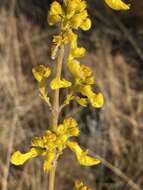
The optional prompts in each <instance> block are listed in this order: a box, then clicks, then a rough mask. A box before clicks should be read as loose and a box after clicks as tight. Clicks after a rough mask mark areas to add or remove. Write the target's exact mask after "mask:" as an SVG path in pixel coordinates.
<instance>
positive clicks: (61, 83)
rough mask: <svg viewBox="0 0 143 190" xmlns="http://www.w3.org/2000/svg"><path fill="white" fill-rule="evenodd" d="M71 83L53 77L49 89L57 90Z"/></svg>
mask: <svg viewBox="0 0 143 190" xmlns="http://www.w3.org/2000/svg"><path fill="white" fill-rule="evenodd" d="M71 85H72V83H71V82H69V81H67V80H65V79H62V80H61V79H59V78H55V79H53V80H52V81H51V84H50V86H51V89H52V90H57V89H59V88H68V87H70V86H71Z"/></svg>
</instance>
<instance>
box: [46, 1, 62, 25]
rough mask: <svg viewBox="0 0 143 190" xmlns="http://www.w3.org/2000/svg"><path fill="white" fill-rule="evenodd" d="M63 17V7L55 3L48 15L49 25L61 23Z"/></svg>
mask: <svg viewBox="0 0 143 190" xmlns="http://www.w3.org/2000/svg"><path fill="white" fill-rule="evenodd" d="M62 15H63V10H62V7H61V5H60V4H59V3H58V2H57V1H54V2H53V3H52V4H51V6H50V11H49V13H48V23H49V25H54V24H57V23H58V22H61V19H62Z"/></svg>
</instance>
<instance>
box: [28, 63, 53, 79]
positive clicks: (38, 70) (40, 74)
mask: <svg viewBox="0 0 143 190" xmlns="http://www.w3.org/2000/svg"><path fill="white" fill-rule="evenodd" d="M32 73H33V75H34V77H35V79H36V80H37V81H38V82H41V81H42V80H43V79H47V78H48V77H49V76H50V74H51V70H50V68H49V67H46V66H44V65H38V66H36V67H34V68H33V69H32Z"/></svg>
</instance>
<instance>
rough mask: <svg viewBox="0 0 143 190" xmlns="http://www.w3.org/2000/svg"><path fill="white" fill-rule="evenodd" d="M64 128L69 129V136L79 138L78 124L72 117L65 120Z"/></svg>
mask: <svg viewBox="0 0 143 190" xmlns="http://www.w3.org/2000/svg"><path fill="white" fill-rule="evenodd" d="M63 124H64V126H65V127H66V128H67V134H68V135H69V136H78V135H79V128H78V127H77V122H76V120H75V119H73V118H72V117H69V118H66V119H64V122H63Z"/></svg>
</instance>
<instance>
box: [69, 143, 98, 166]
mask: <svg viewBox="0 0 143 190" xmlns="http://www.w3.org/2000/svg"><path fill="white" fill-rule="evenodd" d="M67 145H68V147H69V148H70V149H71V150H72V151H73V152H74V153H75V154H76V157H77V160H78V161H79V163H80V164H81V165H84V166H93V165H97V164H99V163H100V162H101V161H100V160H98V159H96V158H93V157H90V156H88V155H87V151H83V150H82V149H81V148H80V146H79V145H78V143H77V142H75V141H68V142H67Z"/></svg>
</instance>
